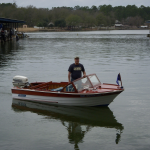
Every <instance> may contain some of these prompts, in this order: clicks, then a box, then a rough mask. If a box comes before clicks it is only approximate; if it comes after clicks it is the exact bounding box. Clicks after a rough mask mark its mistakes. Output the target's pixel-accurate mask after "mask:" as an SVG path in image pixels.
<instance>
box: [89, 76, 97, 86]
mask: <svg viewBox="0 0 150 150" xmlns="http://www.w3.org/2000/svg"><path fill="white" fill-rule="evenodd" d="M88 77H89V79H90V81H91V83H92V84H93V86H95V85H97V84H100V81H99V80H98V78H97V76H96V75H89V76H88Z"/></svg>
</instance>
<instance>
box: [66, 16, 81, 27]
mask: <svg viewBox="0 0 150 150" xmlns="http://www.w3.org/2000/svg"><path fill="white" fill-rule="evenodd" d="M81 21H82V20H81V17H79V16H78V15H73V14H71V15H69V16H68V17H67V18H66V22H67V25H68V26H78V25H79V23H81Z"/></svg>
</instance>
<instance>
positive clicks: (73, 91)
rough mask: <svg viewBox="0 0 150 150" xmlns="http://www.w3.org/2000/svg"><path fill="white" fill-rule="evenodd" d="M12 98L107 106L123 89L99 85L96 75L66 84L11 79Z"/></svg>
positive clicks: (49, 102) (63, 103)
mask: <svg viewBox="0 0 150 150" xmlns="http://www.w3.org/2000/svg"><path fill="white" fill-rule="evenodd" d="M13 85H14V87H13V88H12V97H13V98H14V99H19V100H27V101H32V102H38V103H46V104H54V105H66V106H108V105H109V104H110V103H111V102H112V101H113V100H114V99H115V98H116V97H117V96H118V95H119V94H120V93H121V92H123V91H124V89H123V88H122V87H121V86H119V85H116V84H106V83H101V82H100V80H99V79H98V77H97V76H96V74H90V75H87V76H85V77H82V78H79V79H77V80H74V81H73V82H71V83H68V82H52V81H50V82H33V83H30V84H29V83H28V78H27V77H24V76H15V77H14V78H13Z"/></svg>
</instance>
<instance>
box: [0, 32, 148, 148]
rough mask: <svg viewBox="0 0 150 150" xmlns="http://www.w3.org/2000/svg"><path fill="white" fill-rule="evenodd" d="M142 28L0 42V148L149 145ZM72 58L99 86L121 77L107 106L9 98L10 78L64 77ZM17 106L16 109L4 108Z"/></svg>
mask: <svg viewBox="0 0 150 150" xmlns="http://www.w3.org/2000/svg"><path fill="white" fill-rule="evenodd" d="M146 34H148V30H142V31H95V32H38V33H28V35H29V36H30V37H29V38H26V39H21V40H19V41H18V42H9V43H5V44H1V45H0V149H1V150H5V149H7V150H8V149H9V150H16V149H21V150H41V149H42V150H49V149H50V150H51V149H52V150H56V149H57V150H62V149H68V150H72V149H80V150H82V149H83V150H84V149H86V150H91V149H93V150H99V149H107V150H108V149H118V150H127V149H130V150H132V149H133V150H135V149H136V150H141V149H144V150H146V149H147V150H148V149H150V39H149V38H147V37H146ZM74 56H79V57H80V62H81V63H82V64H84V66H85V69H86V72H87V74H91V73H96V74H97V76H98V77H99V79H100V80H101V82H102V83H115V81H116V77H117V74H118V73H119V72H120V73H121V76H122V81H123V86H124V87H125V91H124V92H123V93H121V94H120V95H119V96H118V97H117V98H116V99H115V100H114V102H113V103H111V104H110V105H109V107H106V108H103V107H99V108H94V107H89V108H82V107H72V108H71V107H54V106H47V105H41V104H35V103H30V102H28V103H26V102H23V101H12V97H11V87H12V78H13V76H15V75H23V76H27V77H28V79H29V82H34V81H67V73H68V72H67V70H68V67H69V65H70V64H71V63H73V58H74ZM12 103H16V104H18V106H14V105H12Z"/></svg>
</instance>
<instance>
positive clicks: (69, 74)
mask: <svg viewBox="0 0 150 150" xmlns="http://www.w3.org/2000/svg"><path fill="white" fill-rule="evenodd" d="M70 76H71V73H70V72H69V71H68V84H69V83H71V82H70Z"/></svg>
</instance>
